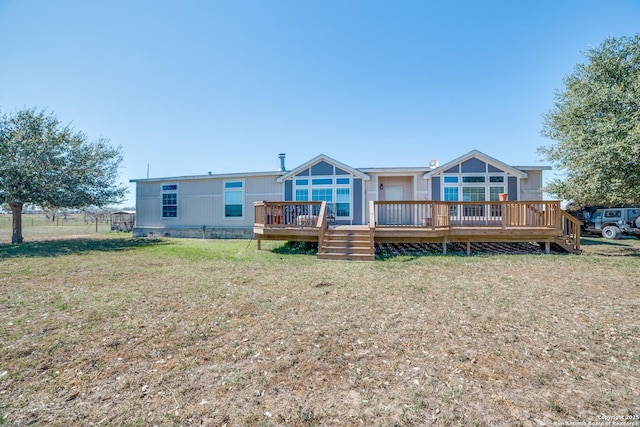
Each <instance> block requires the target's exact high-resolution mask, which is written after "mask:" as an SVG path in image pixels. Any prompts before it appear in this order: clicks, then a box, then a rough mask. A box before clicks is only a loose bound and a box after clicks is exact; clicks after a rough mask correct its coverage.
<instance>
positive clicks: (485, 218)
mask: <svg viewBox="0 0 640 427" xmlns="http://www.w3.org/2000/svg"><path fill="white" fill-rule="evenodd" d="M369 208H370V212H371V213H372V215H371V218H370V221H371V220H373V221H375V222H374V224H373V225H372V224H370V226H373V227H424V228H431V229H437V228H442V227H452V226H456V227H502V228H510V227H511V228H512V227H551V228H558V229H560V228H561V224H562V222H561V221H562V220H561V216H560V213H561V212H562V210H561V209H560V202H557V201H509V202H442V201H430V200H425V201H409V200H407V201H372V202H371V203H370V206H369Z"/></svg>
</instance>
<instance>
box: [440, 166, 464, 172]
mask: <svg viewBox="0 0 640 427" xmlns="http://www.w3.org/2000/svg"><path fill="white" fill-rule="evenodd" d="M444 173H460V165H455V166H454V167H452V168H449V169H447V170H446V171H444Z"/></svg>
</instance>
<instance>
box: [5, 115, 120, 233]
mask: <svg viewBox="0 0 640 427" xmlns="http://www.w3.org/2000/svg"><path fill="white" fill-rule="evenodd" d="M0 159H1V161H0V204H7V205H9V207H10V208H11V210H12V213H13V235H12V242H13V243H20V242H22V240H23V238H22V221H21V214H22V206H23V205H24V204H25V203H29V204H34V205H38V206H41V207H43V208H81V207H86V206H105V205H107V204H112V203H118V202H120V201H121V200H122V199H123V197H124V194H125V192H126V189H125V187H124V186H122V185H120V184H118V183H117V178H118V168H119V165H120V163H121V161H122V154H121V149H120V147H112V146H111V145H110V144H109V141H108V140H107V139H104V138H100V139H98V140H95V141H89V139H88V137H87V135H85V134H84V133H83V132H79V131H76V130H74V129H73V128H72V127H71V126H70V125H63V124H62V123H61V122H60V121H59V120H58V119H57V118H56V117H55V116H54V115H53V114H51V113H48V112H46V111H44V110H42V111H37V110H36V109H24V110H20V111H17V112H16V113H14V114H10V115H7V114H3V115H2V116H0Z"/></svg>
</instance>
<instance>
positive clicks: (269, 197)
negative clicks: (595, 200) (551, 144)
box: [131, 150, 550, 239]
mask: <svg viewBox="0 0 640 427" xmlns="http://www.w3.org/2000/svg"><path fill="white" fill-rule="evenodd" d="M284 160H285V156H284V154H281V155H280V161H281V164H280V169H279V170H276V171H271V172H243V173H232V174H209V175H197V176H181V177H167V178H147V179H135V180H131V182H134V183H135V184H136V212H137V216H136V224H135V227H134V228H133V234H134V236H170V237H191V238H247V239H248V238H252V237H253V236H254V225H255V223H256V216H255V211H254V204H255V203H257V202H262V201H283V202H284V201H298V202H302V201H317V202H320V201H324V202H326V203H327V205H328V206H329V207H330V214H331V217H332V221H333V223H335V224H336V225H353V226H358V225H366V224H368V223H369V222H370V218H371V214H372V212H371V209H372V206H373V205H372V204H371V202H378V201H443V202H454V201H455V202H458V201H459V202H480V201H487V202H491V201H498V200H499V195H500V194H503V193H506V194H507V195H508V200H509V201H535V200H542V192H541V187H542V172H543V171H545V170H550V168H549V167H547V166H510V165H507V164H505V163H503V162H502V161H500V160H497V159H495V158H493V157H490V156H488V155H486V154H484V153H481V152H480V151H477V150H474V151H471V152H469V153H467V154H465V155H463V156H460V157H458V158H456V159H454V160H451V161H450V162H447V163H445V164H443V165H438V164H437V162H435V161H432V162H431V165H429V166H421V167H388V168H354V167H352V166H349V165H346V164H344V163H341V162H340V161H338V160H336V159H332V158H331V157H328V156H325V155H322V154H321V155H319V156H317V157H315V158H313V159H311V160H309V161H307V162H305V163H303V164H301V165H299V166H297V167H295V168H294V169H291V170H286V168H285V165H284ZM400 210H401V209H400V208H399V207H398V206H397V205H394V204H389V205H387V207H386V211H385V215H387V217H388V218H393V220H392V222H393V221H395V222H397V224H402V223H404V221H405V219H406V218H405V217H406V214H405V213H401V212H400ZM298 217H300V215H298ZM298 220H299V218H298Z"/></svg>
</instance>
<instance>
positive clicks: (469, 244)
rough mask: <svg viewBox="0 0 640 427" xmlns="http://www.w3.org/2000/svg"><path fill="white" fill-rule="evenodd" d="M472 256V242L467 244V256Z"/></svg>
mask: <svg viewBox="0 0 640 427" xmlns="http://www.w3.org/2000/svg"><path fill="white" fill-rule="evenodd" d="M469 255H471V242H470V241H469V242H467V256H469Z"/></svg>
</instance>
